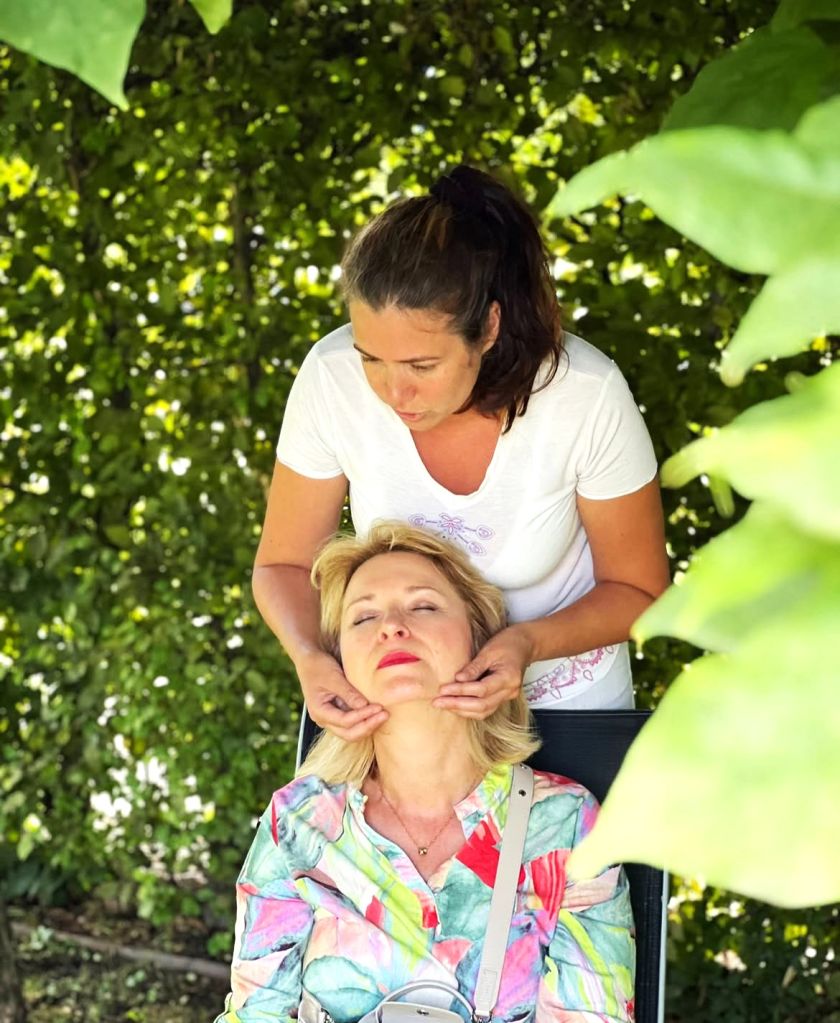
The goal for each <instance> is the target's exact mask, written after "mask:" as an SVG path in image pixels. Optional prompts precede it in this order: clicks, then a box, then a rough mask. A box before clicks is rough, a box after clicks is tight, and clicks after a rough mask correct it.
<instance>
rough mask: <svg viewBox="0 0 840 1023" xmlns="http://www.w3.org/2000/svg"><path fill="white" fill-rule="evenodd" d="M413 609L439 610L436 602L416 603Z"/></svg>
mask: <svg viewBox="0 0 840 1023" xmlns="http://www.w3.org/2000/svg"><path fill="white" fill-rule="evenodd" d="M411 610H412V611H437V607H436V606H435V605H434V604H416V605H415V606H414V607H413V608H412V609H411Z"/></svg>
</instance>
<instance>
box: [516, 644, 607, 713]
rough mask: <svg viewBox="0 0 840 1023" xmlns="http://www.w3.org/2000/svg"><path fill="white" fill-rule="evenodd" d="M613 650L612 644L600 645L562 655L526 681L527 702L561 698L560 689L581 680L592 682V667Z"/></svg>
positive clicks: (593, 675)
mask: <svg viewBox="0 0 840 1023" xmlns="http://www.w3.org/2000/svg"><path fill="white" fill-rule="evenodd" d="M614 652H615V647H614V646H601V647H598V649H597V650H589V651H588V652H587V653H585V654H577V655H576V656H575V657H564V658H563V659H562V660H561V661H560V663H559V664H558V665H557V667H556V668H552V669H551V671H548V672H546V673H545V675H540V677H539V678H535V679H534V681H533V682H526V683H525V686H524V689H525V696H526V697H527V699H528V702H529V703H537V702H538V701H539V700H544V699H546V697H553V698H554V699H555V700H562V699H563V696H564V695H571V694H564V693H562V692H561V691H560V690H561V689H568V688H569V686H573V685H576V684H577V683H581V682H592V681H593V680H594V678H595V674H594V672H593V671H592V669H593V668H594V667H595V666H596V665H597V664H600V663H601V661H602V660H603V659H604V657H606V655H607V654H612V653H614Z"/></svg>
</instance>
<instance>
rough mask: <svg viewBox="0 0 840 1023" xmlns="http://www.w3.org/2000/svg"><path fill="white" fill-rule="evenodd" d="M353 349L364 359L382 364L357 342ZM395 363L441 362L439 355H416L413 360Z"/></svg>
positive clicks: (401, 360)
mask: <svg viewBox="0 0 840 1023" xmlns="http://www.w3.org/2000/svg"><path fill="white" fill-rule="evenodd" d="M353 347H354V348H355V349H356V351H357V352H358V353H359V354H360V355H364V357H365V358H366V359H371V360H372V361H373V362H382V360H381V359H380V358H379V357H378V356H376V355H371V354H370V352H366V351H365V350H364V348H362V346H361V345H358V344H356V342H355V341H354V342H353ZM394 361H395V362H400V363H403V362H408V363H414V362H439V361H440V356H439V355H415V356H414V358H412V359H395V360H394Z"/></svg>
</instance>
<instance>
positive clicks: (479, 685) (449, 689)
mask: <svg viewBox="0 0 840 1023" xmlns="http://www.w3.org/2000/svg"><path fill="white" fill-rule="evenodd" d="M503 689H504V685H501V684H498V683H497V684H495V685H494V684H488V683H487V682H484V681H482V682H447V683H446V685H445V686H441V687H440V694H439V697H438V698H440V697H442V696H472V697H476V696H478V697H482V696H485V697H486V696H494V695H495V694H496V693H499V692H502V690H503Z"/></svg>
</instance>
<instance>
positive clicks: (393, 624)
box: [379, 609, 408, 640]
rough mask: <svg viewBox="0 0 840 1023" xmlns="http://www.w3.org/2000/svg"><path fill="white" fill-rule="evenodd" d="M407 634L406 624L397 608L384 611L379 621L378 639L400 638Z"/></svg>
mask: <svg viewBox="0 0 840 1023" xmlns="http://www.w3.org/2000/svg"><path fill="white" fill-rule="evenodd" d="M407 635H408V625H407V624H406V621H405V618H404V617H403V615H402V613H401V612H400V611H398V610H397V609H393V610H391V611H388V612H386V613H385V614H384V615H383V616H382V618H381V619H380V621H379V638H380V640H388V639H401V638H403V637H405V636H407Z"/></svg>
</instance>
